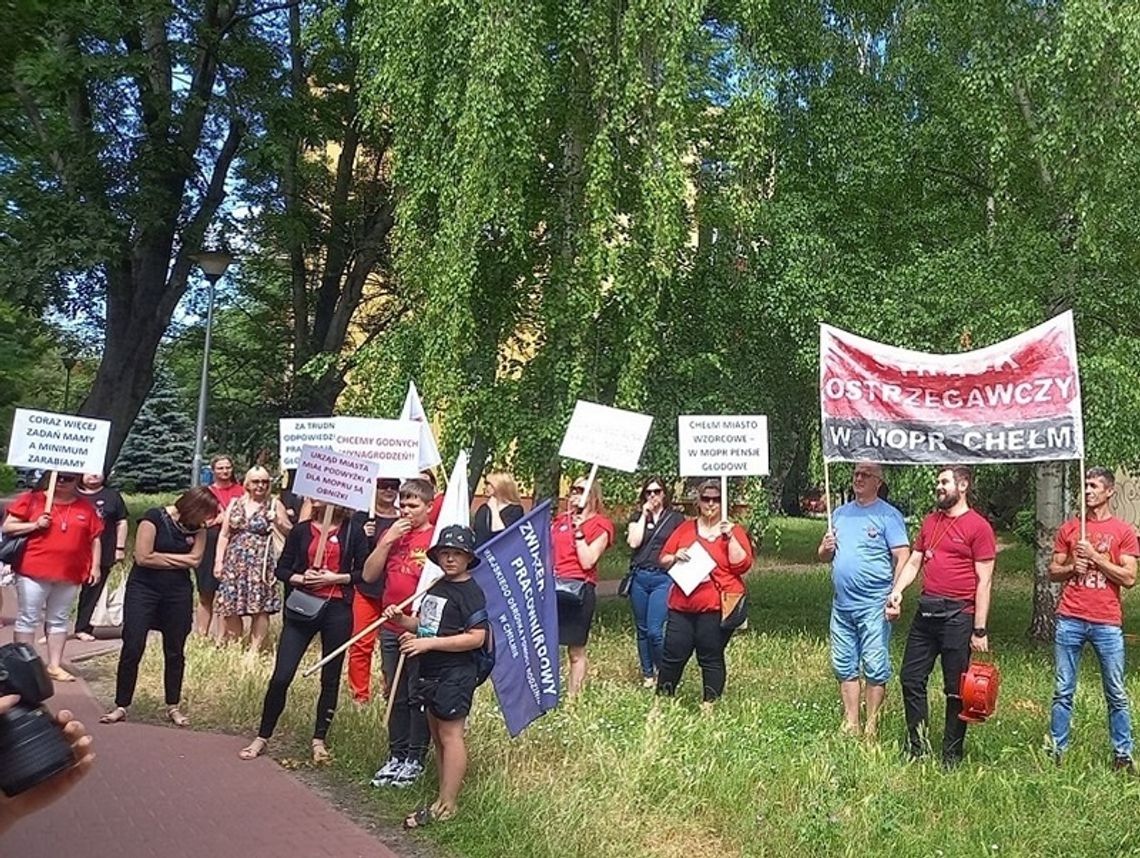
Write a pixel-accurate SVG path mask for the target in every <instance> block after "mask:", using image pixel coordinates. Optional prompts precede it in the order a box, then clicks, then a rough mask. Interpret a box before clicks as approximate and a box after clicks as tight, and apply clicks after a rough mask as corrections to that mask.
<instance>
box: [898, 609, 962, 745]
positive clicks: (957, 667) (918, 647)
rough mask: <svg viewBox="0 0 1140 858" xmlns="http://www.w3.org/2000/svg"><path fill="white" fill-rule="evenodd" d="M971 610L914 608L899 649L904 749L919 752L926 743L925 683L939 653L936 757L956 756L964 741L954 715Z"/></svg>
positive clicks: (959, 705)
mask: <svg viewBox="0 0 1140 858" xmlns="http://www.w3.org/2000/svg"><path fill="white" fill-rule="evenodd" d="M973 631H974V615H973V614H967V613H963V612H959V613H957V614H954V615H953V616H951V617H948V618H940V617H924V616H922V614H921V612H920V613H917V614H915V616H914V622H913V623H912V624H911V627H910V633H909V634H908V635H907V638H906V649H905V650H904V651H903V660H902V670H901V672H900V679H901V681H902V696H903V708H904V709H905V711H906V732H907V744H908V750H909V751H910V754H911V755H912V756H916V757H918V756H922V755H923V754H925V753H926V752H927V750H928V749H929V746H930V743H929V739H928V737H929V733H928V730H927V718H928V715H929V712H928V706H927V700H926V685H927V682H928V681H929V679H930V673H931V671H933V670H934V660H935V659H936V658H939V657H941V658H942V688H943V691H944V692H945V694H946V727H945V730H944V731H943V733H942V759H943V761H944V762H948V763H954V762H957V761H958V760H960V759H961V758H962V753H963V751H964V749H965V743H966V722H965V721H962V720H961V719H959V718H958V713H960V712H961V711H962V698H961V697H959V696H958V683H959V681H960V679H961V677H962V673H963V672H965V670H966V668H967V667H968V666H969V664H970V636H971V635H972V634H973Z"/></svg>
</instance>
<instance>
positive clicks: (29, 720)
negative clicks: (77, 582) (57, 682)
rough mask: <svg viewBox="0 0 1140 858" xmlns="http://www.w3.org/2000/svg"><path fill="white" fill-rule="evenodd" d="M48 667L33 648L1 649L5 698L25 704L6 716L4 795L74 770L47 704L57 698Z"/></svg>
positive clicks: (0, 724)
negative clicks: (11, 697)
mask: <svg viewBox="0 0 1140 858" xmlns="http://www.w3.org/2000/svg"><path fill="white" fill-rule="evenodd" d="M54 690H55V689H54V687H53V686H52V682H51V678H50V677H49V676H48V675H47V671H46V670H45V669H44V663H43V662H42V661H40V657H39V656H38V655H36V651H35V650H34V649H32V647H30V646H28V644H24V643H12V644H5V645H4V646H0V697H3V696H6V695H9V694H15V695H17V696H18V697H19V698H20V702H19V703H17V704H16V705H15V706H13V707H12V708H11V709H9V710H8V711H7V712H4V713H2V714H0V791H2V792H3V793H4V795H7V796H14V795H19V794H20V793H22V792H25V791H26V790H29V789H31V788H32V787H34V786H37V785H38V784H41V783H43V782H44V781H46V780H47V779H48V778H50V777H52V776H53V775H56V774H59V773H60V772H62V771H64V770H65V769H69V768H71V766H72V765H73V764H74V763H75V757H74V755H73V754H72V752H71V745H70V744H69V743H68V741H67V737H66V736H64V735H63V729H62V728H61V727H60V726H59V725H58V724H56V722H55V719H54V718H53V717H52V715H51V713H50V712H48V711H47V709H46V708H45V707H44V706H43V702H44V701H45V700H47V699H48V698H49V697H51V696H52V694H53V692H54Z"/></svg>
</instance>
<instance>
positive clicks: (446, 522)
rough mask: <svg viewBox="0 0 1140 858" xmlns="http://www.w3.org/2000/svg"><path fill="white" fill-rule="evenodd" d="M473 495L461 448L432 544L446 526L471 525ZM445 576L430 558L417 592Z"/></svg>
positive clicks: (421, 574) (415, 608)
mask: <svg viewBox="0 0 1140 858" xmlns="http://www.w3.org/2000/svg"><path fill="white" fill-rule="evenodd" d="M470 498H471V495H469V494H468V493H467V452H466V451H465V450H461V451H460V452H459V455H458V456H457V457H456V458H455V465H454V466H452V468H451V479H450V480H448V481H447V491H446V492H444V494H443V504H442V505H441V506H440V508H439V518H437V519H436V520H435V530H434V531H432V536H431V544H432V545H435V544H436V543H437V542H439V537H440V534H441V533H443V530H444V528H445V527H450V526H451V525H453V524H458V525H461V526H463V527H470V526H471V502H470ZM442 577H443V570H442V569H440V568H439V567H438V566H437V565H436V564H435V563H434V562H432V560H431V559H430V558H429V559H428V560H425V561H424V568H423V569H421V570H420V582H419V584H417V585H416V592H417V593H422V592H424V591H425V590H426V589H427V588H428V587H430V586H432V585H433V584H434V583H435V582H436V581H438V580H439V579H440V578H442ZM422 601H423V598H422V597H421V598H419V599H417V600H416V601H415V603H414V604H413V611H418V610H419V607H420V602H422Z"/></svg>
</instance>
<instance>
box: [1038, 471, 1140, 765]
mask: <svg viewBox="0 0 1140 858" xmlns="http://www.w3.org/2000/svg"><path fill="white" fill-rule="evenodd" d="M1115 493H1116V478H1115V477H1114V476H1113V473H1112V471H1110V470H1108V469H1106V468H1089V470H1088V473H1087V474H1086V475H1085V507H1086V518H1087V523H1086V525H1085V538H1084V539H1082V538H1081V522H1080V519H1076V518H1074V519H1070V520H1069V521H1067V522H1065V523H1064V524H1063V525H1061V527H1060V529H1058V531H1057V537H1056V539H1055V540H1054V543H1053V562H1052V563H1051V564H1049V578H1050V579H1051V580H1053V581H1063V582H1064V589H1062V591H1061V601H1060V604H1058V605H1057V631H1056V636H1055V639H1054V644H1053V649H1054V654H1055V658H1056V661H1057V684H1056V688H1055V690H1054V692H1053V711H1052V717H1051V718H1050V721H1049V738H1050V747H1048V748H1047V749H1046V750H1047V751H1048V752H1049V753H1050V754H1051V755H1052V756H1053V757H1054V758H1055V759H1056V760H1057V762H1058V763H1060V761H1061V755H1062V754H1064V752H1065V750H1066V749H1067V748H1068V747H1069V722H1070V721H1071V720H1072V717H1073V695H1074V693H1075V692H1076V690H1077V668H1078V667H1079V666H1080V662H1081V651H1082V650H1083V649H1084V647H1085V643H1086V642H1087V643H1090V644H1092V648H1093V652H1094V653H1096V657H1097V661H1098V662H1100V675H1101V683H1102V685H1103V686H1104V700H1105V703H1106V705H1107V707H1108V734H1109V738H1110V739H1111V740H1112V752H1113V756H1114V762H1113V767H1114V768H1116V769H1125V770H1127V771H1132V770H1133V765H1132V718H1131V716H1130V714H1129V711H1128V694H1127V692H1126V691H1125V690H1124V634H1123V632H1122V630H1121V623H1122V621H1123V612H1122V611H1121V607H1120V588H1121V587H1131V586H1132V585H1133V584H1135V583H1136V558H1137V557H1138V556H1140V543H1138V542H1137V539H1136V532H1135V531H1134V530H1133V529H1132V526H1131V525H1130V524H1128V523H1127V522H1124V521H1121V520H1120V519H1119V518H1114V517H1113V516H1112V514H1111V513H1110V512H1109V501H1110V500H1111V499H1112V496H1113V495H1114V494H1115Z"/></svg>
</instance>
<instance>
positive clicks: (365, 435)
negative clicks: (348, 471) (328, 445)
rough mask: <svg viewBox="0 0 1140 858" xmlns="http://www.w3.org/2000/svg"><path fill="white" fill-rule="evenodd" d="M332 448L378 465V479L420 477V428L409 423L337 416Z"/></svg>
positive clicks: (413, 423) (416, 424)
mask: <svg viewBox="0 0 1140 858" xmlns="http://www.w3.org/2000/svg"><path fill="white" fill-rule="evenodd" d="M332 448H333V449H334V450H336V451H337V452H338V453H346V454H348V455H350V456H356V457H357V458H360V459H368V460H369V461H373V462H376V463H377V464H378V465H379V466H380V476H383V477H398V478H400V479H411V478H412V477H418V476H419V475H420V466H419V459H420V425H419V424H418V423H415V422H413V421H411V420H382V419H380V418H377V417H337V418H336V432H335V434H334V436H333V444H332Z"/></svg>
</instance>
